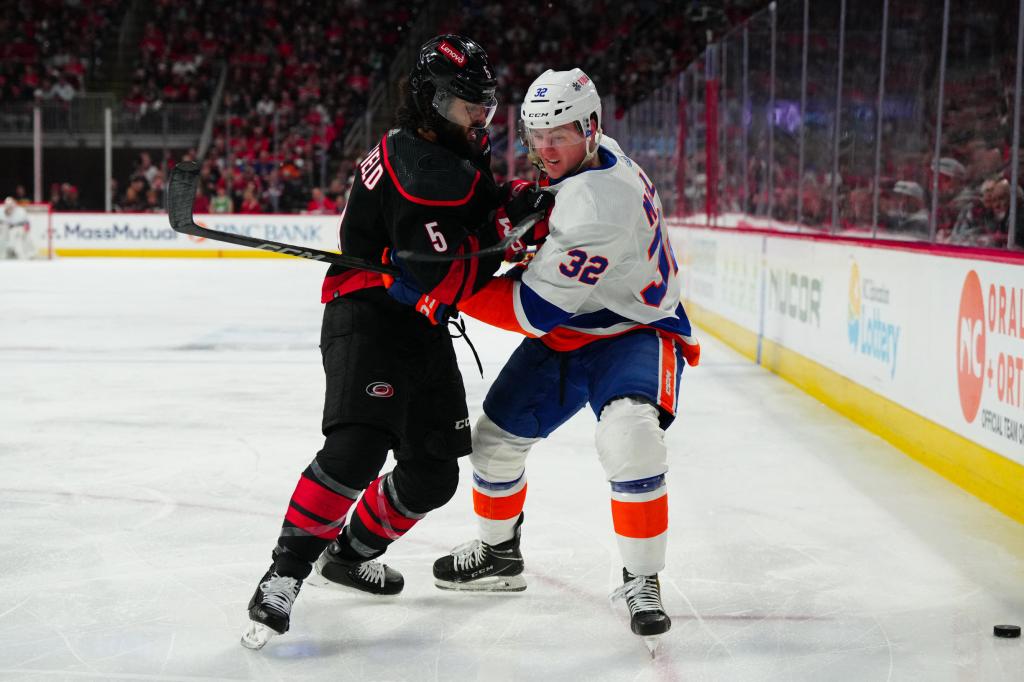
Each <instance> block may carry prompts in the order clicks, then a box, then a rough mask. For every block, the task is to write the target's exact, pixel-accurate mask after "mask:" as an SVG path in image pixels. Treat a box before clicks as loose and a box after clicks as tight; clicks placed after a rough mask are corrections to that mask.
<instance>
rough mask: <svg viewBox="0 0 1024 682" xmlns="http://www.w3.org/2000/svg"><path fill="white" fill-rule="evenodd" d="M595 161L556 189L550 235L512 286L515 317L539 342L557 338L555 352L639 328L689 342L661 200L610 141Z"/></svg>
mask: <svg viewBox="0 0 1024 682" xmlns="http://www.w3.org/2000/svg"><path fill="white" fill-rule="evenodd" d="M599 157H600V161H601V165H600V167H598V168H590V169H587V170H585V171H582V172H580V173H577V174H575V175H571V176H568V177H566V178H563V179H561V180H560V181H556V182H553V183H552V186H553V187H555V188H556V189H557V198H556V201H555V208H554V210H553V211H552V213H551V216H550V219H549V226H550V234H549V235H548V237H547V239H546V240H545V242H544V244H543V245H542V246H541V248H540V250H539V251H538V252H537V255H536V257H535V258H534V259H533V260H532V261H531V262H530V265H529V267H528V268H527V269H526V271H525V273H523V276H522V280H521V282H520V283H519V284H518V285H517V287H516V292H515V295H514V296H513V301H514V306H515V312H516V318H517V319H518V321H519V323H520V325H521V326H522V327H523V329H525V330H526V331H527V332H529V333H531V334H535V335H537V336H542V335H545V334H550V333H551V332H552V331H553V330H554V331H556V332H557V333H556V336H558V337H560V341H559V342H558V344H559V345H560V346H563V347H562V348H559V350H562V349H566V348H569V347H579V346H582V345H585V344H586V343H588V342H590V341H593V340H595V339H596V338H602V337H609V336H615V335H618V334H622V333H624V332H626V331H629V330H631V329H635V328H637V327H653V328H656V329H660V330H662V331H664V332H668V333H669V334H671V335H673V336H675V337H680V338H682V340H684V341H685V342H687V343H690V342H692V340H691V339H690V333H691V332H690V323H689V320H688V319H687V317H686V313H685V311H684V310H683V307H682V305H681V303H680V301H679V296H680V284H679V278H678V266H677V265H676V260H675V256H674V255H673V253H672V246H671V244H670V243H669V239H668V234H667V228H666V226H665V224H664V221H663V220H662V207H661V199H660V197H659V196H658V192H657V190H656V189H655V186H654V184H653V182H652V181H651V179H650V178H649V177H648V176H647V174H646V173H644V171H643V169H641V168H640V166H638V165H637V164H636V163H634V162H633V161H632V160H631V159H629V158H628V157H627V156H626V155H625V154H624V153H623V151H622V149H621V148H620V147H619V145H618V143H617V142H615V140H613V139H611V138H609V137H604V138H603V139H602V142H601V148H600V150H599ZM567 313H568V314H569V317H568V319H566V314H567ZM554 327H557V330H555V329H554ZM549 338H550V337H549ZM567 344H568V345H567ZM549 345H551V344H549Z"/></svg>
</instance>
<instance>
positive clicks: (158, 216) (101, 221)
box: [51, 213, 341, 256]
mask: <svg viewBox="0 0 1024 682" xmlns="http://www.w3.org/2000/svg"><path fill="white" fill-rule="evenodd" d="M195 218H196V222H197V223H199V224H200V225H202V226H203V227H208V228H210V229H213V230H217V231H220V232H229V233H232V234H241V235H247V236H250V237H256V238H259V239H265V240H270V241H275V242H281V243H285V244H294V245H297V246H303V247H313V248H316V249H321V250H324V251H336V250H337V249H338V226H339V224H340V223H341V216H340V215H326V216H321V215H219V214H202V215H197V216H196V217H195ZM51 225H52V228H53V247H54V250H55V252H56V254H57V255H58V256H75V255H115V256H116V255H133V256H158V255H188V253H186V252H197V253H196V254H195V255H217V254H220V255H229V256H230V255H237V256H243V255H250V256H251V255H259V252H255V253H254V250H253V249H247V248H246V247H243V246H236V245H234V244H225V243H223V242H216V241H212V240H209V239H205V238H203V237H193V236H189V235H183V234H178V233H177V232H175V231H174V230H172V229H171V226H170V224H169V223H168V222H167V215H166V214H163V213H124V214H121V213H54V214H53V215H52V217H51ZM199 252H209V253H206V254H203V253H199Z"/></svg>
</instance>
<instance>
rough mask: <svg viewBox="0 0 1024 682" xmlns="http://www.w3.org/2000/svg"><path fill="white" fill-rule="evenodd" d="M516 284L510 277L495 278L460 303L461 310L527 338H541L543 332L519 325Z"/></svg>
mask: <svg viewBox="0 0 1024 682" xmlns="http://www.w3.org/2000/svg"><path fill="white" fill-rule="evenodd" d="M515 284H518V282H514V281H513V280H511V279H509V278H508V277H495V278H493V279H492V280H491V281H490V282H488V283H487V284H485V285H484V286H483V287H482V288H481V289H480V291H478V292H476V293H475V294H473V295H472V296H470V297H469V298H466V299H463V300H462V301H460V302H459V310H461V311H462V312H464V313H465V314H467V315H469V316H470V317H472V318H474V319H477V320H480V321H481V322H486V323H487V324H489V325H491V326H494V327H498V328H499V329H505V330H507V331H510V332H517V333H519V334H525V335H527V336H540V334H542V333H543V332H538V331H536V330H533V331H531V330H528V329H524V328H523V327H522V325H521V324H520V323H519V318H518V316H517V315H516V310H515V306H514V305H513V302H512V301H513V298H514V294H513V287H514V285H515Z"/></svg>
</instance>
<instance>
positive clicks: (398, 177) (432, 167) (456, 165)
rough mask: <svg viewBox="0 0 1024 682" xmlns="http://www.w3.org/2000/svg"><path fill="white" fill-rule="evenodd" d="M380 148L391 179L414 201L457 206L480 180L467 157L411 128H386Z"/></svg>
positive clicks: (467, 197) (469, 195) (397, 187)
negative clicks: (381, 147) (420, 134)
mask: <svg viewBox="0 0 1024 682" xmlns="http://www.w3.org/2000/svg"><path fill="white" fill-rule="evenodd" d="M383 148H384V149H383V152H384V165H385V167H387V170H388V174H389V175H390V176H391V182H392V183H394V185H395V188H396V189H397V190H398V191H399V193H400V194H401V195H402V196H404V197H405V198H406V199H408V200H409V201H412V202H414V203H418V204H428V205H432V206H438V205H442V206H458V205H460V204H464V203H466V202H468V201H469V200H470V198H471V197H472V196H473V192H474V191H475V190H476V186H477V184H478V183H479V181H480V171H479V170H477V169H476V168H474V167H473V165H472V164H471V163H470V162H469V161H466V160H465V159H462V158H460V157H458V156H456V155H455V154H453V153H452V152H450V151H448V150H447V149H445V148H444V147H442V146H441V145H438V144H434V143H433V142H429V141H427V140H424V139H422V138H421V137H420V136H419V135H416V134H415V133H413V132H411V131H408V130H404V129H401V128H396V129H394V130H392V131H390V132H389V133H388V134H387V135H385V136H384V142H383Z"/></svg>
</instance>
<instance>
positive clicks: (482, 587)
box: [434, 514, 526, 592]
mask: <svg viewBox="0 0 1024 682" xmlns="http://www.w3.org/2000/svg"><path fill="white" fill-rule="evenodd" d="M522 525H523V515H522V514H520V515H519V520H518V521H516V525H515V529H514V531H513V533H514V535H513V536H512V539H511V540H507V541H505V542H502V543H500V544H497V545H489V544H487V543H486V542H481V541H480V540H473V541H472V542H467V543H466V544H464V545H459V546H458V547H456V548H455V549H453V550H452V551H451V553H450V554H447V555H445V556H443V557H441V558H440V559H438V560H437V561H435V562H434V584H435V585H437V586H438V587H440V588H441V589H442V590H463V591H468V592H522V591H523V590H525V589H526V579H525V578H523V575H522V573H523V555H522V554H521V553H520V552H519V539H520V529H521V527H522Z"/></svg>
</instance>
